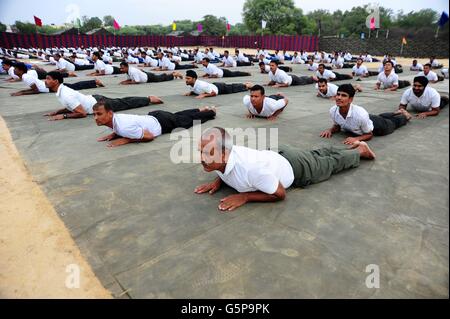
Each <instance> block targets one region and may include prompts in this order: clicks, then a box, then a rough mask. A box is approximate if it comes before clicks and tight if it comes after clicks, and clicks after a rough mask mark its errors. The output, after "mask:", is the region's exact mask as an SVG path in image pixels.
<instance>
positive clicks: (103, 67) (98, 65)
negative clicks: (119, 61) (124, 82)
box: [94, 59, 114, 75]
mask: <svg viewBox="0 0 450 319" xmlns="http://www.w3.org/2000/svg"><path fill="white" fill-rule="evenodd" d="M94 69H95V70H96V71H99V72H101V71H105V75H110V74H113V72H114V68H113V67H112V65H109V64H105V62H103V61H102V60H100V59H98V60H97V62H95V64H94Z"/></svg>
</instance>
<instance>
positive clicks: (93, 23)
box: [80, 16, 102, 33]
mask: <svg viewBox="0 0 450 319" xmlns="http://www.w3.org/2000/svg"><path fill="white" fill-rule="evenodd" d="M82 20H83V26H82V27H81V29H80V32H82V33H85V32H88V31H91V30H94V29H98V28H101V27H102V20H100V18H99V17H92V18H89V17H87V16H83V17H82Z"/></svg>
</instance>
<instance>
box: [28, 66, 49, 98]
mask: <svg viewBox="0 0 450 319" xmlns="http://www.w3.org/2000/svg"><path fill="white" fill-rule="evenodd" d="M22 81H23V82H25V83H26V85H28V86H29V87H30V88H31V86H32V85H33V84H34V85H36V87H37V88H38V90H39V92H41V93H48V92H50V91H49V89H48V88H47V87H46V86H45V83H44V81H41V80H39V79H38V75H37V73H36V71H34V70H29V71H28V72H27V73H25V74H24V75H22Z"/></svg>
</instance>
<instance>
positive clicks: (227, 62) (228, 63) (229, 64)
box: [221, 50, 237, 68]
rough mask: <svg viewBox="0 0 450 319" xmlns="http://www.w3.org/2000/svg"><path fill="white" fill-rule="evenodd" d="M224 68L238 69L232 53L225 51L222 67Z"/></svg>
mask: <svg viewBox="0 0 450 319" xmlns="http://www.w3.org/2000/svg"><path fill="white" fill-rule="evenodd" d="M221 67H223V68H234V67H237V62H236V60H234V59H233V57H232V56H231V55H230V51H228V50H225V51H224V53H223V58H222V65H221Z"/></svg>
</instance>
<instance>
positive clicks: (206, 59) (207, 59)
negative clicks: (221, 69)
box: [203, 58, 211, 63]
mask: <svg viewBox="0 0 450 319" xmlns="http://www.w3.org/2000/svg"><path fill="white" fill-rule="evenodd" d="M203 61H205V62H208V63H209V62H211V60H210V59H209V58H203Z"/></svg>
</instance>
